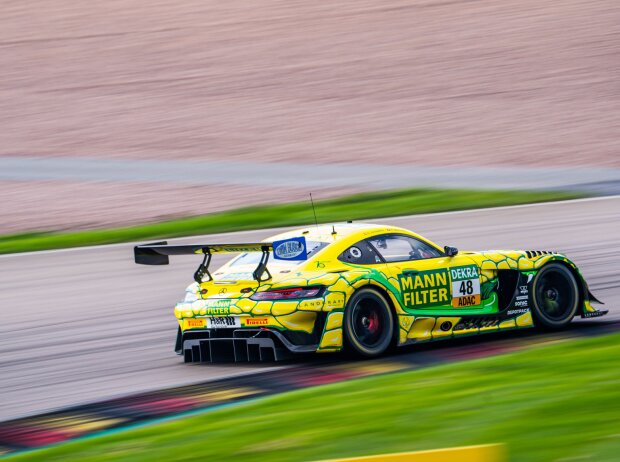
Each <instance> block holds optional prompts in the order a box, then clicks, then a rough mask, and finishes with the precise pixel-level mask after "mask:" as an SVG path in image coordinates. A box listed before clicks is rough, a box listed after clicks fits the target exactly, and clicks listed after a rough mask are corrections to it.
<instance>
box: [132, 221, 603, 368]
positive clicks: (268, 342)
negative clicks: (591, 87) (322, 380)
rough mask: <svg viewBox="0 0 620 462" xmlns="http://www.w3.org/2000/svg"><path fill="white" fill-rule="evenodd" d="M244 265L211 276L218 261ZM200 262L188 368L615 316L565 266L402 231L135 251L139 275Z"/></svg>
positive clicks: (182, 348) (299, 234) (192, 294)
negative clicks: (195, 258) (179, 259)
mask: <svg viewBox="0 0 620 462" xmlns="http://www.w3.org/2000/svg"><path fill="white" fill-rule="evenodd" d="M217 253H235V254H238V255H237V256H235V257H234V258H232V259H231V260H230V261H229V262H228V263H226V264H225V265H224V266H222V267H221V268H219V269H218V270H216V271H214V272H211V271H210V270H209V265H210V262H211V257H212V255H213V254H217ZM182 254H198V255H201V256H202V262H201V263H200V265H199V267H198V269H197V271H196V272H195V274H194V282H193V283H192V284H191V285H190V286H189V287H187V289H186V291H185V299H184V300H183V301H180V302H179V303H177V304H176V306H175V308H174V314H175V316H176V319H177V321H178V324H179V328H178V334H177V341H176V346H175V351H176V352H177V353H178V354H180V355H183V357H184V360H185V362H222V361H274V360H281V359H285V358H287V357H290V356H291V354H293V353H310V352H317V353H322V352H335V351H340V350H342V349H346V350H349V351H351V352H353V353H354V354H357V355H361V356H366V357H375V356H378V355H381V354H382V353H384V352H385V351H386V350H387V349H388V348H390V347H391V346H394V345H407V344H411V343H419V342H428V341H435V340H443V339H450V338H454V337H460V336H466V335H475V334H482V333H486V332H498V331H504V330H511V329H522V328H528V327H533V326H540V327H542V328H547V329H561V328H563V327H565V326H566V325H567V324H568V323H570V322H571V320H572V319H573V317H575V316H581V317H582V318H591V317H597V316H602V315H604V314H606V313H607V311H602V310H597V309H595V308H594V307H593V306H592V303H593V302H597V303H601V302H599V301H598V300H597V299H596V298H595V297H594V296H593V295H592V293H591V292H590V290H589V289H588V285H587V284H586V281H585V280H584V278H583V277H582V275H581V273H580V272H579V270H578V268H577V266H576V265H575V264H574V263H573V262H572V261H570V260H569V259H568V258H567V257H566V256H564V255H562V254H560V253H557V252H551V251H540V250H508V251H506V250H501V251H500V250H491V251H484V252H469V251H467V252H463V251H458V250H457V249H456V248H455V247H450V246H445V247H440V246H439V245H437V244H435V243H433V242H431V241H430V240H428V239H426V238H424V237H422V236H420V235H419V234H416V233H414V232H411V231H408V230H406V229H403V228H399V227H395V226H385V225H373V224H354V223H350V222H348V223H343V224H334V225H320V226H309V227H307V228H302V229H298V230H294V231H290V232H286V233H283V234H279V235H277V236H273V237H272V238H270V239H267V240H266V241H264V242H257V243H242V244H196V245H167V243H166V242H158V243H153V244H148V245H140V246H137V247H135V249H134V256H135V261H136V263H139V264H146V265H165V264H168V263H169V256H171V255H182Z"/></svg>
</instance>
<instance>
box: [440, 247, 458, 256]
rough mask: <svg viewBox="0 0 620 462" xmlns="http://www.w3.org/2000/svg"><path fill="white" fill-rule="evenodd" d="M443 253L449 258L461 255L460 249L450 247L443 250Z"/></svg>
mask: <svg viewBox="0 0 620 462" xmlns="http://www.w3.org/2000/svg"><path fill="white" fill-rule="evenodd" d="M443 251H444V252H445V253H446V255H447V256H448V257H454V256H455V255H456V254H457V253H459V249H457V248H456V247H450V246H449V245H447V246H445V247H444V248H443Z"/></svg>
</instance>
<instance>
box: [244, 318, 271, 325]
mask: <svg viewBox="0 0 620 462" xmlns="http://www.w3.org/2000/svg"><path fill="white" fill-rule="evenodd" d="M267 324H269V318H245V325H246V326H266V325H267Z"/></svg>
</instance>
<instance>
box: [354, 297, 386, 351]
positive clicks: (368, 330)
mask: <svg viewBox="0 0 620 462" xmlns="http://www.w3.org/2000/svg"><path fill="white" fill-rule="evenodd" d="M344 334H345V338H346V340H347V346H349V347H350V349H351V350H353V352H355V353H357V354H359V355H362V356H368V357H374V356H378V355H380V354H381V353H383V352H384V351H385V350H386V349H387V348H388V347H389V346H390V344H391V342H392V338H393V336H394V315H393V314H392V310H391V309H390V305H389V304H388V302H387V300H386V299H385V298H384V297H383V296H382V295H381V294H379V293H378V292H376V291H375V290H372V289H361V290H358V291H357V292H356V293H355V294H353V296H352V297H351V299H350V300H349V303H348V304H347V308H346V309H345V312H344Z"/></svg>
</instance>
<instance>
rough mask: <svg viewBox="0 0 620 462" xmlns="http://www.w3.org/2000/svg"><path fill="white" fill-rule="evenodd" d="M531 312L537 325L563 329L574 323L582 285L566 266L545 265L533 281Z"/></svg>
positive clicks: (557, 264) (556, 264)
mask: <svg viewBox="0 0 620 462" xmlns="http://www.w3.org/2000/svg"><path fill="white" fill-rule="evenodd" d="M532 287H533V291H532V292H533V293H532V313H533V315H534V320H535V321H536V323H537V324H539V325H542V326H544V327H547V328H550V329H560V328H562V327H565V326H566V325H567V324H568V323H570V322H571V320H572V319H573V317H574V316H575V314H576V313H577V308H578V304H579V286H578V285H577V281H576V279H575V276H574V275H573V273H571V271H570V270H569V269H568V268H566V266H564V265H561V264H559V263H550V264H548V265H546V266H544V267H543V268H542V269H541V270H540V271H539V272H538V274H537V275H536V277H535V278H534V283H533V284H532Z"/></svg>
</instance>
